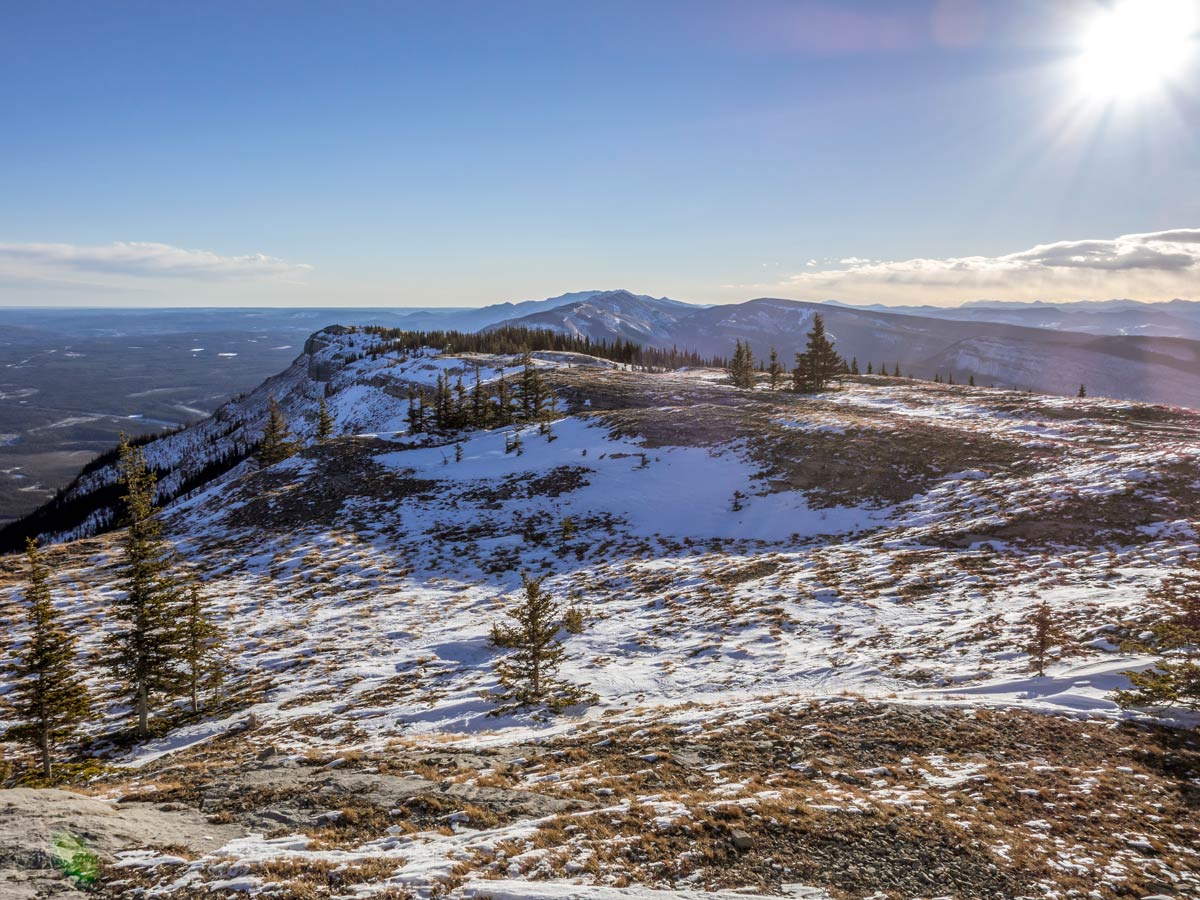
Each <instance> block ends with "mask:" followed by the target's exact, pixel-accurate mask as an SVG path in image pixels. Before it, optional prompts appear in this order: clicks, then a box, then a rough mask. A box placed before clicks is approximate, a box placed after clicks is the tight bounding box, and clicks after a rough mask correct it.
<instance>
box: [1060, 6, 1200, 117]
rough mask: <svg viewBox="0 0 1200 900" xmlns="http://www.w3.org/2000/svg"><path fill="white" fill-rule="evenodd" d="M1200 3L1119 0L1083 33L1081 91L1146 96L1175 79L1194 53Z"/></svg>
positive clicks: (1109, 95) (1079, 69)
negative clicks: (1199, 5)
mask: <svg viewBox="0 0 1200 900" xmlns="http://www.w3.org/2000/svg"><path fill="white" fill-rule="evenodd" d="M1197 5H1198V4H1197V3H1196V0H1120V2H1118V3H1116V5H1114V6H1112V7H1110V8H1108V9H1106V10H1105V11H1103V12H1101V13H1100V14H1098V15H1097V16H1096V18H1095V19H1094V20H1093V22H1092V23H1091V24H1090V26H1088V28H1087V30H1086V31H1085V33H1084V35H1083V39H1082V43H1081V48H1082V49H1081V52H1080V53H1079V56H1078V58H1077V60H1076V65H1077V74H1078V78H1079V82H1080V86H1081V88H1082V90H1083V91H1085V92H1086V93H1087V94H1089V95H1090V96H1093V97H1097V98H1100V99H1114V100H1115V99H1122V98H1130V97H1137V96H1141V95H1144V94H1146V93H1148V92H1151V91H1154V90H1156V89H1160V88H1162V87H1165V86H1166V85H1168V84H1170V83H1171V82H1172V81H1174V80H1175V79H1177V78H1178V77H1179V76H1180V75H1181V74H1182V73H1183V71H1184V70H1185V69H1186V67H1187V66H1188V64H1189V62H1191V61H1192V60H1193V59H1194V58H1195V55H1196V29H1197V24H1198V22H1197V19H1198V17H1197Z"/></svg>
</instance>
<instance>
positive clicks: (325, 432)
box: [317, 397, 333, 444]
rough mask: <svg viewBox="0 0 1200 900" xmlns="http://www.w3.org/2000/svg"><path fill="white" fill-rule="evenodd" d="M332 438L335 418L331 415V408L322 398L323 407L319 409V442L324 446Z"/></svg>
mask: <svg viewBox="0 0 1200 900" xmlns="http://www.w3.org/2000/svg"><path fill="white" fill-rule="evenodd" d="M331 437H333V416H331V415H330V414H329V406H328V404H326V402H325V398H324V397H322V398H321V405H320V406H319V407H317V441H319V442H320V443H322V444H323V443H325V442H326V441H327V440H329V439H330V438H331Z"/></svg>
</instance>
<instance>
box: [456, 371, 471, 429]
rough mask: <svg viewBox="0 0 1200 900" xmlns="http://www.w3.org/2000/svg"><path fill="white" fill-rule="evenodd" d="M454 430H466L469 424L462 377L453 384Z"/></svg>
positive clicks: (465, 391)
mask: <svg viewBox="0 0 1200 900" xmlns="http://www.w3.org/2000/svg"><path fill="white" fill-rule="evenodd" d="M453 423H454V427H455V428H466V427H467V425H469V424H470V413H469V410H468V409H467V389H466V387H465V386H464V385H463V380H462V376H461V375H459V376H458V380H457V381H455V382H454V419H453Z"/></svg>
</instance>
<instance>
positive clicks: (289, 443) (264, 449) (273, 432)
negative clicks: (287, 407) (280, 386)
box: [257, 396, 297, 469]
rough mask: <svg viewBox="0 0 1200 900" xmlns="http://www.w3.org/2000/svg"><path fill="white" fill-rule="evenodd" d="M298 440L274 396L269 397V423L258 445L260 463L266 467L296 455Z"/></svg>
mask: <svg viewBox="0 0 1200 900" xmlns="http://www.w3.org/2000/svg"><path fill="white" fill-rule="evenodd" d="M296 449H297V448H296V442H295V440H294V439H293V437H292V433H291V432H290V431H288V427H287V420H286V419H284V417H283V411H282V410H280V408H279V404H278V403H276V402H275V398H274V397H273V396H271V397H268V398H267V424H266V427H265V428H264V429H263V436H262V443H261V444H259V447H258V454H257V459H258V464H259V465H260V466H262V467H263V468H264V469H265V468H267V467H268V466H273V465H275V464H276V463H279V462H283V461H284V460H285V459H287V458H288V457H289V456H295V455H296Z"/></svg>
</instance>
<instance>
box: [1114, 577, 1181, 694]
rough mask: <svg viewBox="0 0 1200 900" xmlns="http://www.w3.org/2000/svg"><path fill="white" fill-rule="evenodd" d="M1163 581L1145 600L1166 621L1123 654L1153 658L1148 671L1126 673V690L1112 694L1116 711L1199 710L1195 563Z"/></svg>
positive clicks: (1154, 627)
mask: <svg viewBox="0 0 1200 900" xmlns="http://www.w3.org/2000/svg"><path fill="white" fill-rule="evenodd" d="M1188 566H1189V568H1188V570H1187V571H1186V572H1184V573H1183V574H1179V575H1174V576H1172V577H1170V578H1168V579H1166V580H1165V581H1164V582H1163V583H1162V585H1161V587H1159V589H1158V590H1157V591H1155V592H1153V593H1152V594H1151V595H1150V599H1152V600H1154V601H1156V606H1157V607H1159V608H1162V609H1164V610H1165V611H1166V616H1165V617H1164V618H1163V619H1162V620H1161V621H1160V622H1159V623H1158V624H1156V625H1154V626H1153V627H1152V628H1150V637H1149V638H1148V639H1147V640H1144V641H1136V642H1131V644H1130V645H1129V647H1128V649H1130V650H1133V651H1136V652H1139V653H1151V654H1154V655H1155V656H1157V657H1158V660H1157V661H1156V662H1155V664H1154V666H1153V667H1152V668H1150V669H1145V670H1143V671H1141V672H1126V673H1125V674H1126V675H1127V676H1128V678H1129V682H1130V684H1131V685H1132V689H1131V690H1128V691H1118V692H1117V702H1118V703H1120V704H1121V705H1122V706H1127V707H1128V706H1134V707H1142V706H1149V707H1165V706H1182V707H1184V708H1185V709H1192V710H1200V561H1197V560H1195V559H1193V560H1192V561H1191V562H1190V563H1189V564H1188Z"/></svg>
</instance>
